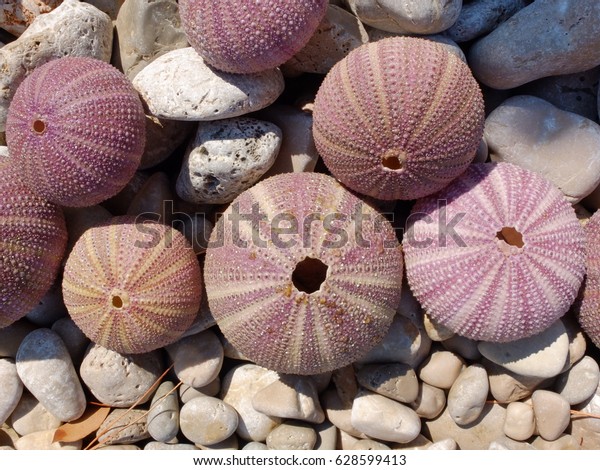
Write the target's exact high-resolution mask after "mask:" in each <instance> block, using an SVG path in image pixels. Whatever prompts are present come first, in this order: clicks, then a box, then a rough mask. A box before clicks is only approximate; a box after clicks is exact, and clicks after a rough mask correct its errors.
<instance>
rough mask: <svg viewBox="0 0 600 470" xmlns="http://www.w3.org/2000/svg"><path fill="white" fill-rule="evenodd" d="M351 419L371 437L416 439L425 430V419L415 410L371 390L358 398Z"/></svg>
mask: <svg viewBox="0 0 600 470" xmlns="http://www.w3.org/2000/svg"><path fill="white" fill-rule="evenodd" d="M351 422H352V426H354V428H356V429H357V430H358V431H361V432H363V433H365V434H366V435H367V436H369V437H373V438H375V439H382V440H384V441H392V442H399V443H407V442H410V441H412V440H413V439H415V438H416V437H417V436H418V435H419V432H420V431H421V419H420V418H419V416H418V415H417V413H415V411H414V410H413V409H411V408H409V407H408V406H406V405H403V404H401V403H398V402H397V401H394V400H391V399H389V398H386V397H384V396H381V395H378V394H376V393H373V392H370V391H367V390H362V391H361V392H359V394H358V395H357V396H356V398H355V399H354V403H353V404H352V415H351Z"/></svg>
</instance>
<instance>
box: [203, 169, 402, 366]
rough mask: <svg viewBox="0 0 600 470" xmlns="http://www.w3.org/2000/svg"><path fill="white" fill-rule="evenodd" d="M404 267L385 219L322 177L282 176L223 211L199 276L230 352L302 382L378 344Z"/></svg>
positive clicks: (395, 302) (392, 310)
mask: <svg viewBox="0 0 600 470" xmlns="http://www.w3.org/2000/svg"><path fill="white" fill-rule="evenodd" d="M402 268H403V261H402V253H401V250H400V246H399V244H398V241H397V240H396V237H395V234H394V230H393V228H392V226H391V225H390V223H389V222H388V221H387V220H385V219H384V218H383V216H381V215H379V214H378V213H377V212H376V211H375V210H374V209H372V208H371V207H370V206H368V205H367V204H365V203H364V202H362V201H361V200H360V199H358V198H357V197H356V196H354V195H353V194H352V193H351V192H350V191H348V190H347V189H345V188H344V187H343V186H342V185H341V184H339V183H338V182H337V181H335V180H334V179H333V178H331V177H329V176H326V175H323V174H317V173H286V174H281V175H278V176H274V177H272V178H268V179H266V180H264V181H262V182H260V183H258V184H257V185H255V186H253V187H252V188H250V189H248V190H246V191H245V192H243V193H242V194H241V195H240V196H238V197H237V198H236V199H235V200H234V201H233V202H232V203H231V204H230V206H229V207H228V209H227V210H226V211H225V213H224V214H223V216H222V217H221V218H220V220H219V222H218V223H217V225H216V226H215V228H214V229H213V232H212V234H211V239H210V245H209V248H208V250H207V252H206V261H205V267H204V269H205V271H204V277H205V280H206V292H207V297H208V303H209V306H210V309H211V312H212V314H213V316H214V317H215V319H216V321H217V324H218V326H219V328H220V329H221V331H222V332H223V334H224V335H225V337H226V338H227V339H228V340H229V341H230V342H231V344H232V345H233V346H234V347H235V348H237V349H238V350H239V351H240V352H241V353H242V354H244V355H245V356H246V357H248V358H249V359H251V360H252V361H254V362H256V363H257V364H259V365H261V366H263V367H267V368H269V369H273V370H276V371H278V372H284V373H292V374H303V375H307V374H316V373H320V372H325V371H329V370H333V369H336V368H339V367H342V366H345V365H347V364H350V363H351V362H353V361H355V360H356V359H358V358H360V357H361V356H363V355H364V354H365V353H366V352H368V351H369V350H370V349H371V348H372V347H374V346H375V345H376V344H377V343H378V342H379V341H381V340H382V339H383V337H384V336H385V334H386V332H387V330H388V328H389V326H390V324H391V321H392V318H393V316H394V314H395V312H396V308H397V306H398V303H399V301H400V290H401V284H402Z"/></svg>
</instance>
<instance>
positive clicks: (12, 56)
mask: <svg viewBox="0 0 600 470" xmlns="http://www.w3.org/2000/svg"><path fill="white" fill-rule="evenodd" d="M112 34H113V25H112V21H111V19H110V17H109V16H108V15H107V14H106V13H103V12H101V11H100V10H98V9H97V8H96V7H94V6H92V5H89V4H88V3H85V2H79V0H64V1H63V2H62V4H61V5H60V6H58V7H57V8H56V9H54V10H52V11H51V12H50V13H47V14H44V15H40V16H38V17H36V18H35V20H34V21H33V23H31V25H30V26H29V27H28V28H27V30H26V31H25V32H24V33H23V34H22V35H21V36H20V37H19V38H18V39H16V40H15V41H13V42H11V43H9V44H7V45H6V46H4V47H3V48H2V49H0V132H4V130H5V127H6V117H7V113H8V106H9V104H10V101H11V100H12V97H13V95H14V94H15V92H16V90H17V88H18V86H19V85H20V84H21V82H22V81H23V80H24V79H25V77H26V76H27V75H28V74H29V73H30V72H31V71H32V70H33V69H35V68H36V67H38V66H40V65H42V64H44V63H46V62H48V61H50V60H52V59H56V58H59V57H64V56H83V57H93V58H96V59H100V60H103V61H105V62H108V61H109V60H110V56H111V53H112Z"/></svg>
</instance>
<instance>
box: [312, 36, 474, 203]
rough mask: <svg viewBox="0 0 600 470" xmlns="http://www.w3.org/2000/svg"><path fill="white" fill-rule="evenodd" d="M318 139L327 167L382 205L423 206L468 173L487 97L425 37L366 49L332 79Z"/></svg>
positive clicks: (318, 107)
mask: <svg viewBox="0 0 600 470" xmlns="http://www.w3.org/2000/svg"><path fill="white" fill-rule="evenodd" d="M313 118H314V123H313V132H314V138H315V144H316V146H317V150H318V151H319V153H320V154H321V156H322V157H323V161H324V162H325V164H326V165H327V168H329V170H330V171H331V173H332V174H333V176H335V177H336V178H337V179H338V180H340V181H341V182H342V183H344V184H345V185H347V186H348V187H350V188H351V189H354V190H355V191H358V192H359V193H361V194H365V195H368V196H372V197H375V198H379V199H387V200H391V199H416V198H420V197H424V196H427V195H429V194H432V193H434V192H435V191H438V190H440V189H442V188H443V187H444V186H446V185H447V184H448V183H450V181H452V180H453V179H454V178H456V177H457V176H458V175H460V174H461V173H463V172H464V171H465V170H466V169H467V166H468V165H469V164H470V163H471V161H472V160H473V158H474V157H475V152H476V150H477V147H478V145H479V143H480V141H481V137H482V135H483V123H484V109H483V98H482V94H481V91H480V89H479V86H478V85H477V82H476V81H475V79H474V78H473V76H472V75H471V72H470V70H469V68H468V67H467V65H466V64H465V63H463V62H462V61H461V60H460V59H458V58H457V57H456V56H455V55H454V54H452V53H450V52H449V51H447V50H446V49H445V48H444V47H443V46H442V45H440V44H437V43H435V42H432V41H428V40H425V39H418V38H409V37H400V38H389V39H384V40H381V41H377V42H374V43H369V44H365V45H363V46H361V47H359V48H357V49H355V50H353V51H352V52H350V54H348V55H347V56H346V57H345V58H344V59H342V60H341V61H340V62H338V63H337V64H336V65H335V66H334V67H333V68H332V69H331V71H330V72H329V73H328V74H327V76H326V77H325V80H324V81H323V84H322V85H321V87H320V89H319V91H318V93H317V97H316V99H315V107H314V114H313Z"/></svg>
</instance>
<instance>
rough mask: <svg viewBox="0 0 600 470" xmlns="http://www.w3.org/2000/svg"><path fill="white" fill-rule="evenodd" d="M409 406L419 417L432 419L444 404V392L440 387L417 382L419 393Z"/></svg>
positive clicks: (437, 414)
mask: <svg viewBox="0 0 600 470" xmlns="http://www.w3.org/2000/svg"><path fill="white" fill-rule="evenodd" d="M410 406H411V408H412V409H413V410H415V412H416V413H417V414H418V415H419V416H420V417H421V418H425V419H434V418H435V417H437V416H439V414H440V413H441V412H442V410H443V409H444V408H445V406H446V393H445V392H444V390H442V389H441V388H437V387H434V386H433V385H429V384H428V383H425V382H419V393H418V394H417V398H416V400H415V401H414V402H412V403H411V404H410Z"/></svg>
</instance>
